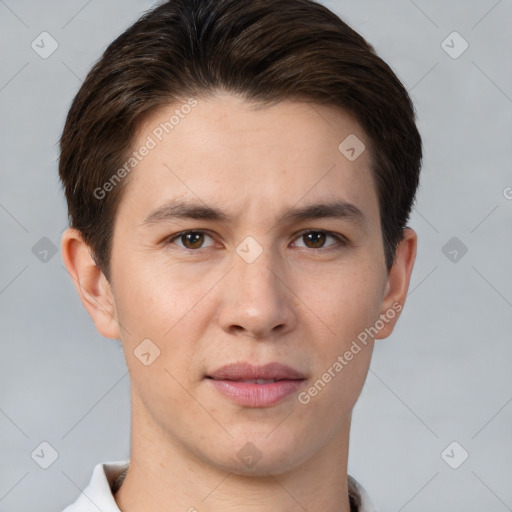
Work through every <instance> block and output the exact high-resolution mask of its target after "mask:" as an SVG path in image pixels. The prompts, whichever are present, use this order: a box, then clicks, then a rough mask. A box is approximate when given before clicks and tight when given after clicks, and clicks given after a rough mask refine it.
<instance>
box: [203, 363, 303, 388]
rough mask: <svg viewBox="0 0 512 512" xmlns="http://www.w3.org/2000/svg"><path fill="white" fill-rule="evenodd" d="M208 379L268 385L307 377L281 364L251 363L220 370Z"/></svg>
mask: <svg viewBox="0 0 512 512" xmlns="http://www.w3.org/2000/svg"><path fill="white" fill-rule="evenodd" d="M207 378H210V379H214V380H234V381H240V382H254V383H258V384H266V383H271V382H275V381H279V380H303V379H305V376H304V375H303V374H302V373H301V372H300V371H298V370H295V369H294V368H291V367H290V366H287V365H285V364H281V363H268V364H266V365H263V366H254V365H252V364H250V363H245V362H237V363H231V364H228V365H225V366H222V367H221V368H218V369H217V370H215V371H213V372H212V373H211V374H209V375H207ZM258 381H260V382H258ZM262 381H263V382H262ZM264 381H268V382H264Z"/></svg>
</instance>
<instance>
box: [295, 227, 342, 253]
mask: <svg viewBox="0 0 512 512" xmlns="http://www.w3.org/2000/svg"><path fill="white" fill-rule="evenodd" d="M328 238H333V239H334V240H335V241H336V242H337V243H333V244H329V245H327V246H325V242H326V240H327V239H328ZM301 239H302V240H304V243H305V244H306V245H305V246H306V247H307V248H308V249H324V248H331V247H332V248H334V247H335V246H336V245H341V246H345V245H347V243H346V241H345V240H344V239H343V238H342V237H341V236H339V235H335V234H334V233H329V232H328V231H306V232H303V233H302V234H301V235H300V236H299V238H298V240H301Z"/></svg>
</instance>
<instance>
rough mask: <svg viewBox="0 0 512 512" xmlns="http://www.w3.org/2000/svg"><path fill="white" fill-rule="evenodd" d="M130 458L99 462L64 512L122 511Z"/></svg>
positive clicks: (364, 507) (364, 498)
mask: <svg viewBox="0 0 512 512" xmlns="http://www.w3.org/2000/svg"><path fill="white" fill-rule="evenodd" d="M129 462H130V461H129V459H126V460H119V461H113V462H101V463H99V464H97V465H96V466H95V468H94V471H93V473H92V478H91V481H90V482H89V485H88V486H87V487H86V488H85V489H84V490H83V492H82V493H81V494H80V496H79V497H78V499H77V500H76V501H75V502H74V503H73V504H71V505H69V506H68V507H66V508H65V509H64V510H63V512H98V510H100V511H101V512H121V511H120V509H119V507H118V506H117V503H116V501H115V499H114V495H113V493H112V488H113V485H114V482H115V481H116V479H117V477H118V476H119V474H120V473H121V472H122V471H123V470H125V469H126V468H127V466H128V464H129ZM348 478H349V485H352V486H353V488H354V489H355V490H356V491H357V494H359V496H360V498H361V505H360V507H359V511H358V512H377V510H376V509H375V507H374V506H373V504H372V502H371V500H370V497H369V496H368V494H367V493H366V491H365V490H364V488H363V486H362V485H361V484H360V483H359V482H357V481H356V480H355V478H353V477H351V476H349V477H348Z"/></svg>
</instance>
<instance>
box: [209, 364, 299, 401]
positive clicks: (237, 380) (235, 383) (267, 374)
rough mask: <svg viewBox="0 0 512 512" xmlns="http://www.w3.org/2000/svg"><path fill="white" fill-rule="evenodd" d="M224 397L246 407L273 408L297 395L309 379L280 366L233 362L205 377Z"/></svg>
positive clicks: (289, 368) (287, 367) (285, 366)
mask: <svg viewBox="0 0 512 512" xmlns="http://www.w3.org/2000/svg"><path fill="white" fill-rule="evenodd" d="M206 379H208V380H207V382H209V383H211V386H212V387H213V388H214V389H215V390H216V391H218V392H219V393H220V394H221V395H223V396H224V397H226V398H228V399H229V400H230V401H232V402H234V403H236V404H238V405H241V406H244V407H270V406H273V405H276V404H278V403H279V402H281V401H283V400H284V399H286V398H288V397H290V396H291V395H292V394H293V393H296V392H297V391H298V390H299V389H300V388H301V387H302V386H303V385H304V381H305V380H306V377H305V376H304V374H303V373H301V372H300V371H298V370H295V369H294V368H291V367H290V366H287V365H284V364H281V363H269V364H266V365H263V366H254V365H251V364H249V363H244V362H239V363H232V364H228V365H226V366H222V367H221V368H218V369H217V370H215V371H214V372H212V373H211V374H210V375H207V376H206Z"/></svg>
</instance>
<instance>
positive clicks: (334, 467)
mask: <svg viewBox="0 0 512 512" xmlns="http://www.w3.org/2000/svg"><path fill="white" fill-rule="evenodd" d="M133 411H134V408H133V405H132V436H131V454H130V466H129V469H128V471H127V473H126V477H125V479H124V481H123V483H122V485H121V487H120V488H119V489H118V490H117V492H116V493H115V500H116V502H117V504H118V506H119V508H120V509H121V510H122V511H123V512H146V511H147V510H151V511H152V512H184V511H187V512H231V511H236V512H260V511H263V510H273V511H279V512H297V511H303V510H310V511H313V510H322V511H323V512H350V510H351V508H350V501H349V487H348V481H347V461H348V443H349V432H350V418H349V419H348V420H347V421H346V424H345V425H344V426H343V427H342V428H341V429H340V430H339V432H338V433H337V435H336V436H335V437H334V438H333V439H332V440H331V441H329V442H328V443H327V444H325V446H324V447H323V449H322V450H321V451H320V452H317V453H315V454H313V455H312V456H311V457H309V458H308V459H306V460H305V461H304V462H303V463H301V464H299V465H298V466H296V467H293V468H291V469H289V468H288V469H287V470H285V471H283V472H274V473H272V474H271V473H269V472H268V471H266V472H261V471H260V473H258V474H252V475H251V474H240V473H237V472H235V470H234V469H233V471H229V466H225V467H219V465H216V464H213V463H211V461H208V460H206V459H205V458H199V457H198V455H197V453H194V452H193V451H191V450H187V449H186V447H184V446H183V445H182V444H181V443H179V442H177V440H175V439H173V438H172V436H171V435H170V434H169V433H165V432H163V431H162V430H161V429H160V428H158V427H157V426H156V425H155V424H154V423H151V422H149V421H144V420H142V419H141V418H142V415H140V414H133Z"/></svg>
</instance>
